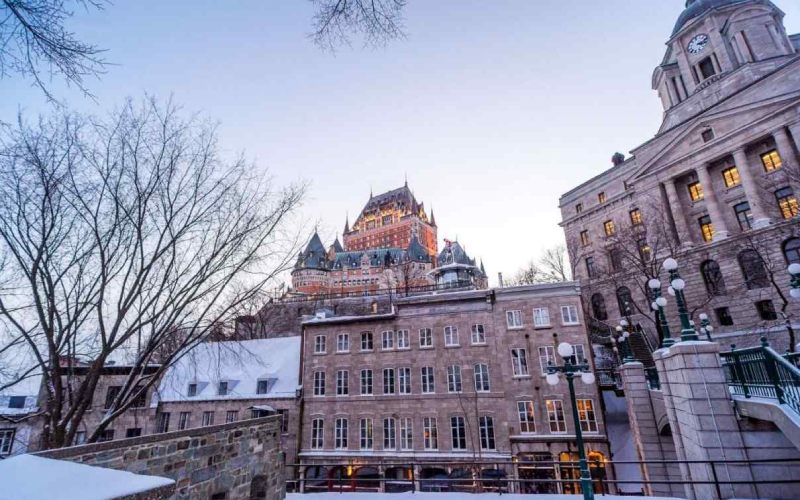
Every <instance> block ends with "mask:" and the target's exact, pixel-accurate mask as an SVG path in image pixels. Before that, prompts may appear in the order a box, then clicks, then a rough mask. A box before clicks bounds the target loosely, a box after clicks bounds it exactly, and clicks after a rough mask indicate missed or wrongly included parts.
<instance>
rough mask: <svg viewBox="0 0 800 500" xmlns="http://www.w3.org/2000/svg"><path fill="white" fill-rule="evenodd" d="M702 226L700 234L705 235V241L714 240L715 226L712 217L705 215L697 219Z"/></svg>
mask: <svg viewBox="0 0 800 500" xmlns="http://www.w3.org/2000/svg"><path fill="white" fill-rule="evenodd" d="M697 222H698V223H699V224H700V232H701V233H702V234H703V241H711V240H713V239H714V224H712V223H711V217H710V216H708V215H704V216H702V217H700V218H699V219H697Z"/></svg>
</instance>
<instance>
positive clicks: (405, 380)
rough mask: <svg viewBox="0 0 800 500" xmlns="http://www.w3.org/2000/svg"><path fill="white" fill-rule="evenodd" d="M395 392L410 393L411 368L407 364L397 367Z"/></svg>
mask: <svg viewBox="0 0 800 500" xmlns="http://www.w3.org/2000/svg"><path fill="white" fill-rule="evenodd" d="M397 393H398V394H411V368H409V367H407V366H404V367H401V368H398V369H397Z"/></svg>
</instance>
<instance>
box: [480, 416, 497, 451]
mask: <svg viewBox="0 0 800 500" xmlns="http://www.w3.org/2000/svg"><path fill="white" fill-rule="evenodd" d="M478 429H479V436H480V441H481V449H482V450H496V449H497V440H496V438H495V434H494V418H493V417H492V416H490V415H482V416H481V417H479V418H478Z"/></svg>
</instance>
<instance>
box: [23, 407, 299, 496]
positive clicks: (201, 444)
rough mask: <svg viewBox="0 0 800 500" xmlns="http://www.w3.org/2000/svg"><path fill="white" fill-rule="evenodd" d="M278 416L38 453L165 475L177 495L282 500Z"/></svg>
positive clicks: (279, 423) (282, 476) (283, 492)
mask: <svg viewBox="0 0 800 500" xmlns="http://www.w3.org/2000/svg"><path fill="white" fill-rule="evenodd" d="M280 425H281V422H280V417H279V416H270V417H264V418H257V419H250V420H242V421H239V422H233V423H230V424H224V425H215V426H209V427H200V428H195V429H188V430H183V431H176V432H168V433H164V434H153V435H148V436H142V437H137V438H131V439H119V440H115V441H108V442H104V443H94V444H88V445H82V446H73V447H70V448H61V449H56V450H48V451H44V452H40V453H38V455H40V456H43V457H47V458H55V459H60V460H70V461H74V462H80V463H84V464H88V465H96V466H100V467H108V468H111V469H117V470H126V471H129V472H134V473H139V474H148V475H154V476H162V477H168V478H171V479H174V480H175V481H176V483H177V484H176V488H175V494H174V495H173V496H172V498H175V499H180V500H183V499H208V498H214V499H219V500H221V499H226V500H232V499H245V498H250V499H259V500H281V499H283V498H284V496H285V486H284V456H283V452H282V451H281V449H280Z"/></svg>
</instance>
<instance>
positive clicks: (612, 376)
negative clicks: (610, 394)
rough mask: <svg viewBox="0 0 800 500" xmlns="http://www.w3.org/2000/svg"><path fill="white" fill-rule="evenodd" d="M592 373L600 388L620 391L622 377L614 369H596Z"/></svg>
mask: <svg viewBox="0 0 800 500" xmlns="http://www.w3.org/2000/svg"><path fill="white" fill-rule="evenodd" d="M594 373H595V375H596V376H597V383H598V384H600V387H601V388H604V389H609V388H613V389H619V390H622V377H620V375H619V372H617V369H616V368H598V369H596V370H595V371H594Z"/></svg>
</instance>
